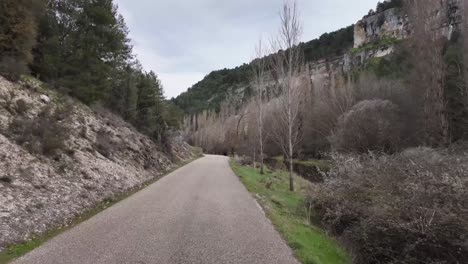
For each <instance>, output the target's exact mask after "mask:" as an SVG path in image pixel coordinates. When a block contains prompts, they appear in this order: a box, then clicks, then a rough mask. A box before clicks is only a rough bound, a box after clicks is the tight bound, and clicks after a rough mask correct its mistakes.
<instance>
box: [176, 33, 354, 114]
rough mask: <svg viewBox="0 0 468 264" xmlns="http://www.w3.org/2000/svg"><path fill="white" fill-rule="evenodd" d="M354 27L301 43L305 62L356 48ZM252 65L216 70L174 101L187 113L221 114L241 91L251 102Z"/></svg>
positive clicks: (333, 55)
mask: <svg viewBox="0 0 468 264" xmlns="http://www.w3.org/2000/svg"><path fill="white" fill-rule="evenodd" d="M353 28H354V27H353V26H349V27H346V28H343V29H340V30H338V31H335V32H332V33H326V34H323V35H322V36H321V37H320V38H318V39H315V40H312V41H309V42H306V43H301V44H300V46H301V49H302V51H303V52H304V59H305V60H306V61H308V62H311V61H316V60H319V59H326V58H330V57H335V56H339V55H342V54H343V53H345V52H346V51H347V50H349V49H350V48H351V47H352V46H353V41H354V37H353V34H354V31H353ZM270 56H271V55H270ZM268 58H269V57H267V58H265V59H268ZM251 65H252V63H250V64H243V65H242V66H239V67H236V68H234V69H223V70H219V71H213V72H211V73H210V74H208V75H207V76H206V77H205V78H204V79H203V80H202V81H200V82H198V83H197V84H195V85H194V86H192V87H191V88H189V89H188V90H187V92H185V93H182V94H181V95H179V96H178V97H177V98H175V99H173V100H172V101H173V102H174V103H175V104H176V105H177V106H178V107H179V108H180V109H182V110H183V111H184V113H186V114H197V113H200V112H202V111H203V110H215V111H219V109H220V105H221V103H222V102H223V101H224V100H225V99H226V98H227V97H228V96H229V94H230V93H232V92H233V91H235V90H237V89H238V88H242V87H244V88H245V89H244V98H243V99H244V100H246V99H249V98H250V96H251V95H252V91H251V88H250V86H249V77H250V74H251V72H252V68H251Z"/></svg>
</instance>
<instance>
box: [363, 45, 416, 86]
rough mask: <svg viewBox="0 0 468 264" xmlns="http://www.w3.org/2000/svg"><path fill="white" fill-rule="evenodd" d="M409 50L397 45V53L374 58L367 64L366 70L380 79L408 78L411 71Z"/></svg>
mask: <svg viewBox="0 0 468 264" xmlns="http://www.w3.org/2000/svg"><path fill="white" fill-rule="evenodd" d="M407 52H408V50H407V49H405V48H403V46H402V45H399V44H397V46H396V48H395V52H394V53H392V54H390V55H388V56H385V57H380V58H372V59H370V60H369V61H367V62H366V64H365V66H364V68H365V70H366V71H371V72H373V73H375V75H376V76H377V77H379V78H390V79H400V78H401V79H404V78H407V77H408V72H409V70H410V69H411V64H410V61H409V60H408V54H407Z"/></svg>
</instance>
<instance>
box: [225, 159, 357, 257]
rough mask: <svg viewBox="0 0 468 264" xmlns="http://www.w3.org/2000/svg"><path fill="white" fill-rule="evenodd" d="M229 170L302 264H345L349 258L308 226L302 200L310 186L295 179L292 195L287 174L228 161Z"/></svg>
mask: <svg viewBox="0 0 468 264" xmlns="http://www.w3.org/2000/svg"><path fill="white" fill-rule="evenodd" d="M230 165H231V168H232V169H233V171H234V173H235V174H236V175H237V176H238V177H239V178H240V180H241V181H242V183H243V184H244V185H245V187H246V188H247V190H248V191H249V192H251V193H252V194H254V196H255V198H256V199H257V200H258V202H259V203H260V204H261V205H262V207H263V208H264V210H265V213H266V215H267V216H268V217H269V218H270V220H271V222H272V223H273V225H274V226H275V228H276V229H277V230H278V232H279V233H280V234H281V235H282V237H283V238H284V239H285V240H286V242H287V243H288V245H289V246H290V247H291V249H292V250H293V251H294V254H295V256H296V258H297V259H298V260H299V261H301V262H302V263H304V264H312V263H314V264H347V263H351V261H350V258H349V256H348V255H347V254H346V252H345V251H344V250H343V248H342V247H340V245H339V244H338V243H337V242H336V241H335V240H334V239H333V238H331V237H329V236H328V235H327V234H326V233H325V232H323V231H322V230H321V229H320V228H318V227H315V226H313V225H311V224H309V223H308V222H309V221H308V220H307V214H308V213H307V212H306V210H305V208H306V206H305V201H306V197H307V191H308V189H309V186H310V183H309V182H308V181H307V180H305V179H303V178H301V177H295V185H296V186H295V187H296V192H290V191H289V176H288V173H287V172H283V171H277V172H272V171H269V170H266V173H265V174H264V175H262V174H260V172H259V171H258V170H256V169H254V168H251V167H246V166H240V165H238V164H236V163H235V162H234V161H232V160H231V162H230Z"/></svg>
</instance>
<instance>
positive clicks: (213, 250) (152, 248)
mask: <svg viewBox="0 0 468 264" xmlns="http://www.w3.org/2000/svg"><path fill="white" fill-rule="evenodd" d="M14 263H16V264H23V263H27V264H75V263H76V264H78V263H79V264H83V263H89V264H99V263H109V264H116V263H125V264H150V263H151V264H153V263H154V264H159V263H161V264H166V263H167V264H171V263H203V264H209V263H213V264H214V263H216V264H221V263H246V264H255V263H267V264H272V263H278V264H288V263H297V261H296V260H295V259H294V257H293V256H292V252H291V250H290V249H289V248H288V247H287V245H286V244H285V242H284V241H283V240H282V239H281V237H280V235H279V234H278V233H277V232H276V231H275V229H274V228H273V226H272V225H271V223H270V222H269V221H268V220H267V219H266V218H265V216H264V214H263V212H262V211H261V209H260V207H259V206H258V205H257V204H256V202H255V200H254V199H253V198H252V196H251V195H250V194H249V193H248V192H247V190H246V189H245V188H244V186H243V185H242V183H240V181H239V180H238V179H237V177H236V176H235V175H234V174H233V172H232V171H231V169H230V168H229V164H228V159H227V158H226V157H220V156H206V157H204V158H202V159H199V160H197V161H195V162H192V163H191V164H189V165H187V166H185V167H183V168H180V169H178V170H177V171H175V172H173V173H171V174H170V175H167V176H166V177H164V178H162V179H161V180H159V181H158V182H156V183H155V184H153V185H151V186H149V187H148V188H146V189H144V190H143V191H141V192H138V193H137V194H135V195H133V196H131V197H130V198H128V199H126V200H124V201H122V202H120V203H118V204H116V205H114V206H112V207H111V208H109V209H107V210H105V211H104V212H102V213H100V214H98V215H96V216H95V217H93V218H91V219H89V220H88V221H85V222H83V223H82V224H80V225H78V226H76V227H74V228H73V229H71V230H69V231H67V232H64V233H62V234H61V235H59V236H57V237H55V238H54V239H52V240H50V241H49V242H47V243H46V244H44V245H43V246H42V247H40V248H38V249H36V250H34V251H32V252H30V253H29V254H27V255H26V256H24V257H22V258H20V259H18V260H17V261H16V262H14Z"/></svg>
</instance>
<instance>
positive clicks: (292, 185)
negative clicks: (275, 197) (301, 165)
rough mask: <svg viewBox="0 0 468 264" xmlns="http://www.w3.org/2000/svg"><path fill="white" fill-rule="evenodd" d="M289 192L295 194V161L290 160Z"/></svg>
mask: <svg viewBox="0 0 468 264" xmlns="http://www.w3.org/2000/svg"><path fill="white" fill-rule="evenodd" d="M289 190H290V191H291V192H294V180H293V159H292V158H289Z"/></svg>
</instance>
